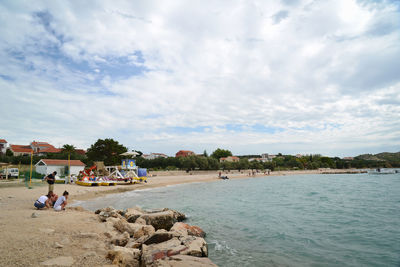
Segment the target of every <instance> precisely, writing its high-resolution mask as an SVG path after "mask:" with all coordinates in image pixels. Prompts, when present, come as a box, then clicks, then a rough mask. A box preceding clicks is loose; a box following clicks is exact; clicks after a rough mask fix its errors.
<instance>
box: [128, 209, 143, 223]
mask: <svg viewBox="0 0 400 267" xmlns="http://www.w3.org/2000/svg"><path fill="white" fill-rule="evenodd" d="M143 214H145V212H144V211H143V210H142V209H141V208H139V207H134V208H129V209H127V210H126V212H125V218H126V220H127V221H128V222H130V223H134V222H135V221H136V219H137V218H139V217H140V216H141V215H143Z"/></svg>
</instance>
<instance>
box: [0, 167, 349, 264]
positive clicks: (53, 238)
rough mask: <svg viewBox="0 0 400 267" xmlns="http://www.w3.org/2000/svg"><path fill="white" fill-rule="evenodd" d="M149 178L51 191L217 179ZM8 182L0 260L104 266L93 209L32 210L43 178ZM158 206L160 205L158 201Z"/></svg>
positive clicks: (98, 191)
mask: <svg viewBox="0 0 400 267" xmlns="http://www.w3.org/2000/svg"><path fill="white" fill-rule="evenodd" d="M347 172H349V170H315V171H282V172H272V173H271V174H270V176H277V175H294V174H320V173H347ZM152 174H153V175H154V176H153V177H149V178H148V183H144V184H136V185H119V186H113V187H108V186H102V187H84V186H78V185H74V184H72V185H70V184H67V185H64V184H56V185H55V190H54V191H55V193H57V194H58V195H62V192H63V191H64V190H67V191H68V192H69V194H70V198H69V202H70V203H71V202H74V201H76V200H88V199H91V198H95V197H100V196H102V195H105V194H112V193H120V192H125V191H130V190H137V189H146V188H154V187H162V186H167V185H174V184H183V183H191V182H212V181H216V180H218V172H212V173H210V172H208V173H205V174H198V173H193V174H187V175H172V176H171V175H169V176H168V175H157V173H152ZM222 175H228V177H229V178H230V179H243V178H255V177H263V176H265V175H264V174H263V173H258V174H256V175H255V176H250V177H249V174H248V172H246V171H244V172H243V173H239V172H229V173H228V174H227V173H223V174H222ZM11 183H13V182H8V181H0V186H1V187H0V210H1V213H0V227H1V232H0V251H1V255H2V256H1V258H0V266H57V265H59V266H108V265H110V264H111V262H110V261H109V260H107V259H106V258H105V255H106V252H107V250H106V245H105V240H106V237H105V236H104V232H105V226H104V224H101V223H100V222H99V221H98V218H97V216H96V215H95V214H94V213H93V212H89V211H85V210H83V209H81V208H79V207H77V208H71V207H68V206H67V209H66V210H65V211H62V212H55V211H53V210H36V209H35V208H34V207H33V203H34V201H35V200H36V199H37V198H38V197H39V196H41V195H44V194H46V193H47V184H44V183H43V184H42V183H41V182H39V183H37V182H36V183H34V184H33V188H32V189H28V188H27V187H25V186H23V185H20V186H9V184H11ZM14 183H15V182H14ZM160 208H163V207H160Z"/></svg>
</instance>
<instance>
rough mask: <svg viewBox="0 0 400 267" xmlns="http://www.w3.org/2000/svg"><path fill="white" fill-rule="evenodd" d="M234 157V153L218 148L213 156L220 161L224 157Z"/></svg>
mask: <svg viewBox="0 0 400 267" xmlns="http://www.w3.org/2000/svg"><path fill="white" fill-rule="evenodd" d="M228 156H232V152H231V151H229V150H226V149H221V148H217V149H216V150H215V151H214V152H213V153H212V154H211V157H213V158H216V159H220V158H224V157H228Z"/></svg>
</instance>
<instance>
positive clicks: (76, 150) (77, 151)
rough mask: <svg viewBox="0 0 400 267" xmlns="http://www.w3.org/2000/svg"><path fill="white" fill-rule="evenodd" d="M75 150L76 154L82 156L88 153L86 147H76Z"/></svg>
mask: <svg viewBox="0 0 400 267" xmlns="http://www.w3.org/2000/svg"><path fill="white" fill-rule="evenodd" d="M75 152H76V154H79V155H82V156H84V155H86V150H84V149H75Z"/></svg>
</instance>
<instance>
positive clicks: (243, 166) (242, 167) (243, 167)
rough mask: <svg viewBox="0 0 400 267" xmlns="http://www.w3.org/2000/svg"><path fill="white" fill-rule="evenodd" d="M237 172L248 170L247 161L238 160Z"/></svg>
mask: <svg viewBox="0 0 400 267" xmlns="http://www.w3.org/2000/svg"><path fill="white" fill-rule="evenodd" d="M237 167H238V170H239V171H241V170H247V169H248V168H249V160H248V159H240V160H239V162H238V164H237Z"/></svg>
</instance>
